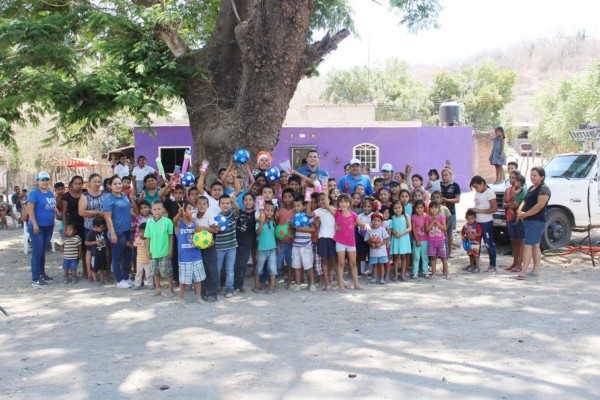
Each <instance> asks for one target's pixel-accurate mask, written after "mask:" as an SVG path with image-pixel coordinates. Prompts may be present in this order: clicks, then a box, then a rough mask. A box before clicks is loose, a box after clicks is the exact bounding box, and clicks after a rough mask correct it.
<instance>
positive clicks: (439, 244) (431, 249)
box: [427, 240, 446, 258]
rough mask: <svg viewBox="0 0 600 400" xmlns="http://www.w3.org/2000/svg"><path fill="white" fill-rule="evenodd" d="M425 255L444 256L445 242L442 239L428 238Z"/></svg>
mask: <svg viewBox="0 0 600 400" xmlns="http://www.w3.org/2000/svg"><path fill="white" fill-rule="evenodd" d="M427 255H428V256H429V257H440V258H446V243H445V242H444V241H443V240H436V241H433V240H430V241H429V246H428V247H427Z"/></svg>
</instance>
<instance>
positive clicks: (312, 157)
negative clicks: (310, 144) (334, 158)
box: [296, 150, 329, 180]
mask: <svg viewBox="0 0 600 400" xmlns="http://www.w3.org/2000/svg"><path fill="white" fill-rule="evenodd" d="M319 161H320V159H319V153H317V151H316V150H310V151H309V152H308V154H307V155H306V165H303V166H301V167H300V168H298V169H297V170H296V172H298V173H299V174H302V175H304V176H309V175H310V174H317V177H318V178H319V180H321V179H322V178H329V172H327V171H325V170H324V169H321V168H320V167H319Z"/></svg>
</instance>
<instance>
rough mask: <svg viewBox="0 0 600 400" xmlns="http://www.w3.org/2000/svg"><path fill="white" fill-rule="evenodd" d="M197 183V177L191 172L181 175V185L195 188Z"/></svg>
mask: <svg viewBox="0 0 600 400" xmlns="http://www.w3.org/2000/svg"><path fill="white" fill-rule="evenodd" d="M195 181H196V177H195V176H194V174H192V173H191V172H184V173H183V175H181V184H182V185H183V186H185V187H190V186H193V185H194V182H195Z"/></svg>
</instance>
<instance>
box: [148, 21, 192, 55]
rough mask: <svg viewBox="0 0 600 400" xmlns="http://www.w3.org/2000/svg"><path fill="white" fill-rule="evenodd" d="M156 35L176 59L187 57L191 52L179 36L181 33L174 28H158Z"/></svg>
mask: <svg viewBox="0 0 600 400" xmlns="http://www.w3.org/2000/svg"><path fill="white" fill-rule="evenodd" d="M154 35H155V36H156V37H157V38H158V39H160V40H162V41H163V42H164V43H165V44H166V45H167V47H168V48H169V50H171V53H173V55H174V56H175V58H180V57H182V56H184V55H186V54H187V52H188V51H189V50H190V48H189V47H188V45H187V44H186V43H185V41H184V40H183V38H182V37H181V36H180V35H179V32H177V29H175V28H173V27H170V26H165V25H159V26H157V27H156V29H155V31H154Z"/></svg>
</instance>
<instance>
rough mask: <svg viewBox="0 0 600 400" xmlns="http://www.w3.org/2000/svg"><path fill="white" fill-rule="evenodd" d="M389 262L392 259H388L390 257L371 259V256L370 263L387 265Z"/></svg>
mask: <svg viewBox="0 0 600 400" xmlns="http://www.w3.org/2000/svg"><path fill="white" fill-rule="evenodd" d="M388 261H390V259H389V258H388V256H383V257H371V256H369V263H370V264H371V265H375V264H386V263H387V262H388Z"/></svg>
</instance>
